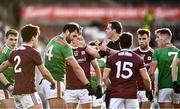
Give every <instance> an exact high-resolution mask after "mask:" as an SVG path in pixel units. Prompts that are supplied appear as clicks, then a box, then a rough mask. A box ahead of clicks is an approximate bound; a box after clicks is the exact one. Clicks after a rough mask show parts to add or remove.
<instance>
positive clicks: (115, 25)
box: [109, 20, 122, 34]
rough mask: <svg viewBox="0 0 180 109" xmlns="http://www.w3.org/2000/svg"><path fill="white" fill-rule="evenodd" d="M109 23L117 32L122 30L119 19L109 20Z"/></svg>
mask: <svg viewBox="0 0 180 109" xmlns="http://www.w3.org/2000/svg"><path fill="white" fill-rule="evenodd" d="M109 24H111V28H112V29H115V30H116V32H117V33H119V34H120V33H121V32H122V24H121V22H119V21H116V20H113V21H110V22H109Z"/></svg>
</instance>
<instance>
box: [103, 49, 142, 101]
mask: <svg viewBox="0 0 180 109" xmlns="http://www.w3.org/2000/svg"><path fill="white" fill-rule="evenodd" d="M106 67H107V68H111V73H110V80H111V86H110V88H111V98H125V99H136V98H137V84H136V81H137V74H138V73H139V69H141V68H144V62H143V60H142V59H141V58H140V57H139V56H138V55H137V54H136V53H134V52H132V51H130V50H126V49H123V50H121V51H120V52H119V53H116V54H115V55H113V56H110V57H108V58H107V62H106Z"/></svg>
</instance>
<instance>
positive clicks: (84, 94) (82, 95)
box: [78, 89, 92, 109]
mask: <svg viewBox="0 0 180 109" xmlns="http://www.w3.org/2000/svg"><path fill="white" fill-rule="evenodd" d="M78 92H79V93H78V97H79V101H80V104H81V108H83V109H87V108H92V96H90V95H89V92H88V90H87V89H80V90H79V91H78Z"/></svg>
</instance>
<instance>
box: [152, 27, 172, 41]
mask: <svg viewBox="0 0 180 109" xmlns="http://www.w3.org/2000/svg"><path fill="white" fill-rule="evenodd" d="M158 33H160V34H166V35H168V36H169V38H170V39H171V38H172V32H171V30H170V29H169V28H160V29H157V30H156V31H155V34H156V35H157V34H158Z"/></svg>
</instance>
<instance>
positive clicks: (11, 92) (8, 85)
mask: <svg viewBox="0 0 180 109" xmlns="http://www.w3.org/2000/svg"><path fill="white" fill-rule="evenodd" d="M5 89H7V90H8V91H9V93H10V95H11V96H12V95H13V91H14V86H13V85H12V84H10V83H8V84H7V85H6V86H5Z"/></svg>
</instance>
